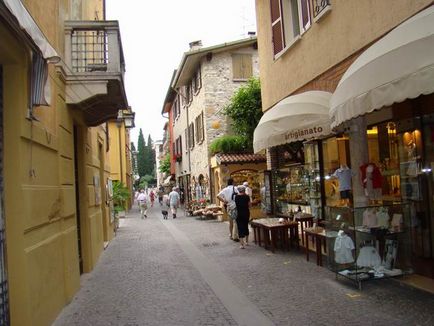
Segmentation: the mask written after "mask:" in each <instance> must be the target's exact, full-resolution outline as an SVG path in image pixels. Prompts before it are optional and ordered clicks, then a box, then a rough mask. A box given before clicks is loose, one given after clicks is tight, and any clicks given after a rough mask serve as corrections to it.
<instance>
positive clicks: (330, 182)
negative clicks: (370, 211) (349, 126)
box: [322, 136, 353, 206]
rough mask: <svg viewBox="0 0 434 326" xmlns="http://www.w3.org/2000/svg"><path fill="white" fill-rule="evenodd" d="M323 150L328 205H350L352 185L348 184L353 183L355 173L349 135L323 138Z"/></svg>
mask: <svg viewBox="0 0 434 326" xmlns="http://www.w3.org/2000/svg"><path fill="white" fill-rule="evenodd" d="M322 152H323V175H324V193H325V203H326V206H348V205H349V204H350V202H351V185H348V182H349V183H351V177H352V174H353V171H351V166H350V157H349V152H350V151H349V139H348V137H347V136H340V137H331V138H328V139H325V140H323V141H322ZM346 169H350V171H347V170H346ZM344 170H345V171H344ZM341 172H342V173H341ZM348 188H349V189H348ZM341 191H342V193H341Z"/></svg>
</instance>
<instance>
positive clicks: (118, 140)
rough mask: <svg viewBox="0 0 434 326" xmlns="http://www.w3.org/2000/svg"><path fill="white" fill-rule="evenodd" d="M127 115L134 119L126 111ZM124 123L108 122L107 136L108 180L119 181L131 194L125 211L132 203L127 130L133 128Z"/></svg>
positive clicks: (129, 112) (131, 125)
mask: <svg viewBox="0 0 434 326" xmlns="http://www.w3.org/2000/svg"><path fill="white" fill-rule="evenodd" d="M126 112H127V113H126V114H127V115H129V117H131V118H132V119H134V113H133V112H131V111H130V110H129V111H126ZM132 122H133V123H132V124H128V123H125V122H124V121H122V120H121V121H118V120H117V121H110V122H108V124H107V125H108V128H109V135H110V137H109V138H110V141H109V144H110V150H109V155H110V157H109V158H110V178H111V179H112V180H114V181H120V182H121V183H122V184H123V185H125V186H126V187H127V188H128V189H129V190H130V193H131V197H130V200H129V201H128V203H127V207H126V208H127V209H128V208H131V206H132V203H133V199H134V197H133V183H134V180H133V171H132V157H133V153H132V151H131V148H130V147H131V145H130V144H131V139H130V132H129V129H130V128H132V127H133V126H134V120H132Z"/></svg>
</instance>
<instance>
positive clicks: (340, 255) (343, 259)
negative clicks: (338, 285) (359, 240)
mask: <svg viewBox="0 0 434 326" xmlns="http://www.w3.org/2000/svg"><path fill="white" fill-rule="evenodd" d="M354 249H355V248H354V242H353V240H352V239H351V238H350V237H349V236H348V235H346V234H345V233H344V231H342V230H341V231H339V232H338V236H337V237H336V240H335V245H334V249H333V250H334V252H335V262H337V263H338V264H349V263H353V262H354V257H353V252H352V251H353V250H354Z"/></svg>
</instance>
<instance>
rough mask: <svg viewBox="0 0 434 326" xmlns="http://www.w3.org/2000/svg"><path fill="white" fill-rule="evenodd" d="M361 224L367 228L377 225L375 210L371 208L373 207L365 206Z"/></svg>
mask: <svg viewBox="0 0 434 326" xmlns="http://www.w3.org/2000/svg"><path fill="white" fill-rule="evenodd" d="M362 225H363V226H366V227H368V228H373V227H376V226H377V225H378V222H377V214H376V212H375V209H373V208H367V209H366V210H365V211H364V212H363V222H362Z"/></svg>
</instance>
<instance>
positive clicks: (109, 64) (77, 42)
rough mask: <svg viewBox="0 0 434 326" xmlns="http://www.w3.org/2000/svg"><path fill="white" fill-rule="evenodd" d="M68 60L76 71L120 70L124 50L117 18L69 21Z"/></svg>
mask: <svg viewBox="0 0 434 326" xmlns="http://www.w3.org/2000/svg"><path fill="white" fill-rule="evenodd" d="M65 59H66V60H65V61H66V64H67V65H68V66H69V67H70V68H71V70H72V72H73V73H75V74H89V73H90V74H91V73H121V74H122V76H123V74H124V71H125V62H124V54H123V50H122V42H121V37H120V32H119V24H118V22H117V21H66V22H65Z"/></svg>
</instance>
